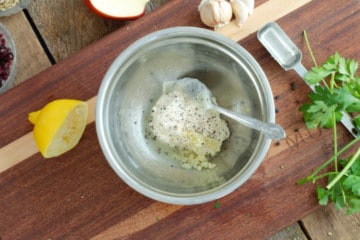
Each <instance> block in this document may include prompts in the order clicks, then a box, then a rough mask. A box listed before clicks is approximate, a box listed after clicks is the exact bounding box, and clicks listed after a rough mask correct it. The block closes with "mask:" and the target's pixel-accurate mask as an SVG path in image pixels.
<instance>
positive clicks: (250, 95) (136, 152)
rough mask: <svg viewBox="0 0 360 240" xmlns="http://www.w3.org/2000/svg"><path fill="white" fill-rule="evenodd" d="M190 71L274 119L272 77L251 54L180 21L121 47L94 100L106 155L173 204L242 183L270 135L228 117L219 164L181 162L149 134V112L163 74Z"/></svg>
mask: <svg viewBox="0 0 360 240" xmlns="http://www.w3.org/2000/svg"><path fill="white" fill-rule="evenodd" d="M183 77H193V78H197V79H199V80H201V81H202V82H203V83H205V84H206V85H207V87H208V88H209V89H210V90H211V91H212V93H213V95H214V96H215V97H216V99H217V103H218V104H219V105H221V106H222V107H225V108H228V109H231V110H232V111H238V112H241V113H243V114H246V115H249V116H252V117H255V118H258V119H260V120H263V121H268V122H274V120H275V111H274V102H273V97H272V92H271V89H270V86H269V83H268V80H267V78H266V76H265V74H264V73H263V71H262V69H261V67H260V66H259V65H258V63H257V62H256V61H255V60H254V58H253V57H252V56H251V55H250V54H249V53H248V52H247V51H246V50H245V49H244V48H242V47H241V46H239V45H238V44H237V43H235V42H233V41H232V40H230V39H228V38H226V37H223V36H221V35H220V34H217V33H215V32H212V31H210V30H205V29H201V28H194V27H175V28H169V29H164V30H160V31H157V32H154V33H152V34H149V35H147V36H145V37H143V38H141V39H140V40H138V41H136V42H135V43H133V44H132V45H131V46H129V47H128V48H127V49H126V50H125V51H123V52H122V53H121V54H120V55H119V56H118V57H117V58H116V60H115V61H114V62H113V64H112V65H111V67H110V68H109V70H108V71H107V73H106V75H105V77H104V79H103V82H102V84H101V87H100V90H99V94H98V98H97V106H96V128H97V134H98V138H99V142H100V145H101V148H102V150H103V152H104V155H105V157H106V159H107V160H108V162H109V164H110V165H111V167H112V168H113V170H114V171H115V172H116V173H117V174H118V175H119V177H120V178H121V179H122V180H123V181H124V182H126V183H127V184H128V185H129V186H130V187H132V188H133V189H135V190H136V191H138V192H140V193H142V194H143V195H145V196H147V197H150V198H152V199H155V200H158V201H162V202H166V203H172V204H199V203H204V202H208V201H213V200H216V199H219V198H221V197H223V196H225V195H227V194H229V193H231V192H233V191H234V190H235V189H237V188H238V187H240V186H241V185H242V184H243V183H244V182H245V181H246V180H247V179H248V178H249V177H250V176H251V175H252V174H253V173H254V172H255V170H256V169H257V168H258V166H259V165H260V164H261V162H262V161H263V159H264V157H265V154H266V153H267V151H268V148H269V146H270V140H269V139H266V138H265V137H264V136H263V135H262V134H259V133H258V132H257V131H255V130H251V129H248V128H246V127H243V126H241V125H239V124H238V123H236V122H234V121H232V120H230V119H226V120H227V121H228V124H229V128H230V131H231V136H230V138H229V139H228V140H227V141H226V142H224V143H223V148H222V150H221V152H220V153H219V154H218V155H217V156H216V157H215V158H214V159H213V160H212V161H213V162H214V163H216V165H217V167H216V168H215V169H214V170H205V171H197V170H189V169H184V168H182V167H181V166H180V164H178V163H177V161H176V160H174V159H172V158H171V157H169V156H168V155H166V154H163V153H162V152H159V151H157V149H156V148H154V147H153V146H152V145H151V144H150V142H149V139H148V138H147V137H146V136H145V135H146V133H145V130H144V129H145V128H146V125H147V120H146V119H147V116H148V114H149V111H150V110H151V108H152V106H153V104H154V102H155V101H156V100H157V99H158V98H159V96H160V95H161V92H162V84H163V82H164V81H168V80H175V79H180V78H183Z"/></svg>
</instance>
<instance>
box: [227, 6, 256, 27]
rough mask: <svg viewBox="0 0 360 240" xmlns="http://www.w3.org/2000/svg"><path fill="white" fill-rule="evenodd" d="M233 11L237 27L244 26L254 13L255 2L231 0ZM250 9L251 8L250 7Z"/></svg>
mask: <svg viewBox="0 0 360 240" xmlns="http://www.w3.org/2000/svg"><path fill="white" fill-rule="evenodd" d="M230 3H231V7H232V11H233V13H234V16H235V22H236V24H237V25H239V26H242V25H243V24H244V23H245V21H246V20H247V19H248V16H249V14H252V13H253V11H254V1H253V0H230ZM248 6H249V7H250V8H249V7H248Z"/></svg>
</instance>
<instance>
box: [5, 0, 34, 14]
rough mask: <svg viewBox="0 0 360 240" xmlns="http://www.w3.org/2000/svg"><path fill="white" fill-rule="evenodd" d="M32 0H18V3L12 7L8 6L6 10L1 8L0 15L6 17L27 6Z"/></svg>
mask: <svg viewBox="0 0 360 240" xmlns="http://www.w3.org/2000/svg"><path fill="white" fill-rule="evenodd" d="M32 1H33V0H20V2H19V3H17V4H16V5H15V6H13V7H12V8H8V9H6V10H2V11H0V17H8V16H11V15H13V14H16V13H18V12H20V11H22V10H23V9H25V8H27V6H28V5H29V4H30V3H31V2H32Z"/></svg>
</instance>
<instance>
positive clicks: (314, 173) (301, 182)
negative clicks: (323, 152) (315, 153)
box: [298, 137, 360, 184]
mask: <svg viewBox="0 0 360 240" xmlns="http://www.w3.org/2000/svg"><path fill="white" fill-rule="evenodd" d="M358 141H360V137H357V138H355V139H353V140H352V141H351V142H349V143H348V144H347V145H346V146H345V147H343V148H342V149H340V150H339V151H338V152H337V154H336V155H333V156H332V157H331V158H329V159H328V160H326V162H324V163H323V164H321V166H320V167H318V168H317V169H315V171H313V172H312V173H311V174H310V175H309V176H308V177H306V178H303V179H301V180H299V181H298V184H303V183H305V182H309V181H312V180H314V179H316V177H315V176H316V175H317V174H318V173H319V172H320V171H321V170H323V169H324V168H325V167H326V166H328V165H329V164H330V163H332V162H333V161H334V159H335V158H336V157H338V156H339V155H340V154H342V153H343V152H345V151H346V150H347V149H349V148H350V147H351V146H352V145H354V144H355V143H357V142H358Z"/></svg>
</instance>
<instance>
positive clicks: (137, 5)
mask: <svg viewBox="0 0 360 240" xmlns="http://www.w3.org/2000/svg"><path fill="white" fill-rule="evenodd" d="M90 2H91V4H92V5H93V6H94V7H95V8H96V9H97V10H99V11H100V12H103V13H105V14H107V15H110V16H114V17H131V16H138V15H140V14H142V13H143V12H144V11H145V5H146V3H147V2H148V0H90Z"/></svg>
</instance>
